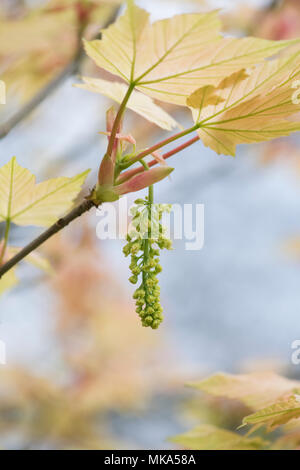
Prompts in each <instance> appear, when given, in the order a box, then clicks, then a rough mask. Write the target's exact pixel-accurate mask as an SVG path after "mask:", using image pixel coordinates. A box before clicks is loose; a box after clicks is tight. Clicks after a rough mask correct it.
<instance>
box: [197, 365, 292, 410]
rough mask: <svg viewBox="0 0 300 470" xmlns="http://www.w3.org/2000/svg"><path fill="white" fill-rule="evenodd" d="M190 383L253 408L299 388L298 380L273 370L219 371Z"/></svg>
mask: <svg viewBox="0 0 300 470" xmlns="http://www.w3.org/2000/svg"><path fill="white" fill-rule="evenodd" d="M190 385H191V386H192V387H193V388H196V389H198V390H201V391H202V392H205V393H208V394H210V395H214V396H218V397H226V398H231V399H236V400H240V401H241V402H242V403H244V404H245V405H247V406H249V407H250V408H254V409H259V408H262V407H264V406H267V405H269V404H271V403H274V401H275V400H277V399H279V398H280V397H281V396H283V395H285V394H286V393H291V392H292V391H293V390H295V389H300V382H297V381H292V380H288V379H286V378H284V377H280V376H279V375H277V374H274V373H273V372H258V373H253V374H247V375H231V374H222V373H220V374H216V375H213V376H211V377H209V378H208V379H205V380H202V381H200V382H195V383H192V384H190Z"/></svg>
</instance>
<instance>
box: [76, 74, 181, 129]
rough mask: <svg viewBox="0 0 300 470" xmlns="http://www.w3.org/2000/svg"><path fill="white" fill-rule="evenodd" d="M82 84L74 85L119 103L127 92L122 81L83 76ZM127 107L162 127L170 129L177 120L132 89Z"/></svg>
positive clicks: (174, 125) (126, 87)
mask: <svg viewBox="0 0 300 470" xmlns="http://www.w3.org/2000/svg"><path fill="white" fill-rule="evenodd" d="M83 81H84V82H85V84H84V85H75V86H77V87H78V88H83V89H85V90H89V91H93V92H96V93H101V94H102V95H105V96H107V97H108V98H111V99H112V100H115V101H116V102H117V103H121V102H122V101H123V98H124V96H125V94H126V92H127V89H128V86H127V85H125V84H124V83H118V82H109V81H107V80H102V79H100V78H98V79H97V78H87V77H83ZM127 107H128V108H129V109H131V110H132V111H134V112H136V113H137V114H139V115H140V116H143V117H144V118H145V119H147V120H148V121H150V122H153V123H154V124H156V125H157V126H159V127H161V128H162V129H166V130H168V131H169V130H171V129H173V128H174V127H177V126H178V124H177V122H176V121H175V120H174V119H173V118H172V116H170V115H169V114H168V113H166V111H164V110H163V109H162V108H160V107H159V106H157V105H156V104H155V103H154V102H153V101H152V99H151V98H150V97H149V96H146V95H144V94H143V93H139V92H138V91H133V93H132V95H131V96H130V98H129V101H128V103H127Z"/></svg>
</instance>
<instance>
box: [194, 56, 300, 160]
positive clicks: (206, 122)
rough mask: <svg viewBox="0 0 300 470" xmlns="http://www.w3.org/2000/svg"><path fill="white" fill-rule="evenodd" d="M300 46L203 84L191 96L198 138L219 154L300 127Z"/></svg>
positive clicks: (272, 137) (231, 151) (232, 153)
mask: <svg viewBox="0 0 300 470" xmlns="http://www.w3.org/2000/svg"><path fill="white" fill-rule="evenodd" d="M299 78H300V51H299V50H296V52H295V50H294V47H292V48H291V49H290V50H288V51H285V52H284V53H282V55H281V57H279V58H278V59H274V60H270V61H267V62H265V63H264V64H260V65H258V66H257V67H255V68H254V69H253V70H247V71H245V70H240V71H239V72H236V73H235V74H233V75H232V76H230V77H228V78H225V79H224V80H222V81H221V83H219V85H218V86H217V87H213V86H210V87H203V88H201V89H198V90H196V91H195V92H193V93H192V95H191V96H190V97H189V98H188V100H187V104H188V106H190V107H191V108H192V114H193V118H194V120H195V122H196V123H199V130H198V133H199V137H200V138H201V140H202V141H203V143H204V144H205V145H206V146H209V147H210V148H211V149H213V150H214V151H216V152H217V153H219V154H221V153H222V154H225V155H235V151H236V146H237V145H238V144H242V143H254V142H262V141H266V140H271V139H274V138H276V137H281V136H286V135H289V134H290V133H291V132H294V131H298V130H300V123H299V122H298V121H294V120H291V117H292V116H293V115H296V114H297V113H299V111H300V101H299V100H297V99H296V98H297V95H299V92H298V90H297V89H295V87H296V88H297V86H296V85H297V81H298V80H299Z"/></svg>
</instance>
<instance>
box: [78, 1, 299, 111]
mask: <svg viewBox="0 0 300 470" xmlns="http://www.w3.org/2000/svg"><path fill="white" fill-rule="evenodd" d="M127 4H128V8H127V11H126V12H125V14H124V15H123V16H122V17H121V18H119V19H118V21H117V22H116V23H115V24H113V25H112V26H110V27H109V28H107V29H105V30H104V31H102V39H101V40H94V41H89V42H88V41H86V42H85V49H86V52H87V54H88V55H89V56H90V58H91V59H92V60H93V61H94V62H95V63H96V64H97V65H98V66H99V67H101V68H103V69H105V70H107V71H109V72H111V73H113V74H114V75H118V76H119V77H121V78H123V79H124V80H125V81H127V82H128V83H134V84H135V85H136V86H137V87H138V88H139V89H140V90H141V91H143V92H144V93H146V94H147V95H150V96H151V97H152V98H156V99H159V100H162V101H167V102H170V103H174V104H178V105H183V106H185V105H186V99H187V97H188V96H189V95H190V94H191V93H192V92H193V91H194V90H196V89H197V88H199V87H201V86H204V85H217V84H218V83H219V82H220V80H221V79H223V78H225V77H227V76H228V75H230V74H232V73H233V72H236V71H238V70H240V69H241V68H243V67H248V66H252V65H254V64H256V63H259V62H261V61H263V60H264V59H265V58H267V57H270V56H272V55H274V54H276V53H277V52H279V51H280V50H282V49H283V48H285V47H286V46H287V45H289V44H291V42H290V41H268V40H264V39H257V38H252V37H249V38H243V39H235V38H223V37H222V36H221V35H220V28H221V23H220V20H219V18H218V12H216V11H213V12H211V13H206V14H203V13H196V14H184V15H178V16H175V17H173V18H169V19H165V20H161V21H157V22H155V23H153V24H151V23H150V21H149V14H148V13H147V12H145V11H144V10H142V9H140V8H138V7H136V6H135V5H134V4H133V2H132V1H128V2H127Z"/></svg>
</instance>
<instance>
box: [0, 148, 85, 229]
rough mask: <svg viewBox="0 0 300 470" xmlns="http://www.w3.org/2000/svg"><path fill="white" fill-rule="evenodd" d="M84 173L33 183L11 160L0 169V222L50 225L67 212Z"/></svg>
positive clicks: (82, 181)
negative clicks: (8, 220)
mask: <svg viewBox="0 0 300 470" xmlns="http://www.w3.org/2000/svg"><path fill="white" fill-rule="evenodd" d="M88 172H89V171H85V172H84V173H81V174H80V175H77V176H74V177H73V178H64V177H61V178H55V179H51V180H47V181H44V182H42V183H39V184H36V183H35V176H34V175H33V174H31V173H30V171H29V170H27V169H25V168H22V167H21V166H19V165H18V163H17V161H16V158H15V157H14V158H12V159H11V160H10V162H9V163H7V164H6V165H4V166H3V167H1V168H0V222H2V221H5V220H7V219H10V221H11V222H13V223H15V224H17V225H39V226H45V227H47V226H50V225H51V224H53V223H54V222H55V221H56V220H57V219H58V218H59V217H60V216H61V215H62V214H64V213H65V212H66V211H67V210H68V209H70V207H71V206H72V204H73V201H74V199H75V198H76V196H77V195H78V194H79V192H80V190H81V187H82V185H83V183H84V181H85V179H86V176H87V174H88Z"/></svg>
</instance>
